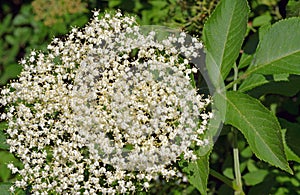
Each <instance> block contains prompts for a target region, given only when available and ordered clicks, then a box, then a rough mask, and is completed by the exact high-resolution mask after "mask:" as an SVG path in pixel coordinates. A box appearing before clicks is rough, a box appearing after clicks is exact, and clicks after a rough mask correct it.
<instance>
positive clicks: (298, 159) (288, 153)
mask: <svg viewBox="0 0 300 195" xmlns="http://www.w3.org/2000/svg"><path fill="white" fill-rule="evenodd" d="M286 131H287V130H286V129H282V139H283V145H284V151H285V155H286V158H287V160H288V161H290V160H292V161H295V162H298V163H300V157H299V156H298V155H296V154H295V153H294V152H293V151H292V150H291V149H290V147H289V146H288V145H287V143H286V141H285V139H286V138H285V134H286Z"/></svg>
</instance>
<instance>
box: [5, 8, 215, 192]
mask: <svg viewBox="0 0 300 195" xmlns="http://www.w3.org/2000/svg"><path fill="white" fill-rule="evenodd" d="M98 16H99V11H94V18H93V19H92V20H91V21H90V23H89V24H88V25H87V26H86V27H85V28H84V29H81V30H80V29H76V28H74V29H73V30H72V31H71V33H70V34H69V35H68V36H67V37H66V39H64V40H60V39H58V38H55V39H53V41H52V43H51V44H50V45H49V46H48V47H47V48H48V53H45V54H44V53H41V52H37V51H32V52H31V54H30V56H29V57H28V58H27V59H23V60H22V61H21V62H20V63H21V64H22V65H23V67H24V68H23V71H22V72H21V74H20V77H19V79H18V80H17V81H13V82H12V83H10V86H8V87H4V88H3V89H1V98H0V102H1V104H3V105H4V106H7V109H6V112H5V113H3V114H1V116H0V118H1V119H2V120H7V121H8V128H7V130H6V132H7V134H8V139H7V143H8V144H9V145H10V152H12V153H14V154H15V155H16V156H17V157H19V158H20V160H21V161H22V163H23V164H24V167H23V168H22V169H20V170H19V169H18V168H17V167H15V166H14V165H13V164H8V168H9V169H10V170H11V171H12V173H13V174H15V173H19V174H20V179H19V180H17V181H16V182H15V183H14V186H13V187H11V191H14V189H15V187H18V188H23V189H27V187H28V185H31V186H32V187H31V193H32V194H48V193H49V192H51V193H54V192H55V193H57V194H80V193H83V194H99V193H103V194H118V193H128V194H131V193H135V192H136V190H137V189H141V188H143V189H145V190H147V189H148V188H150V186H151V185H150V182H151V181H152V180H154V179H155V178H156V177H158V176H162V177H164V178H166V179H168V178H171V177H175V176H176V175H178V170H177V169H176V168H175V167H174V166H172V165H173V163H174V162H177V161H178V159H179V157H180V155H181V154H183V156H184V158H185V159H188V160H196V159H197V156H196V155H195V154H194V152H193V150H192V148H191V146H192V145H195V144H197V145H198V146H199V147H201V146H202V145H207V144H208V140H207V139H203V134H204V133H205V131H206V129H207V128H206V127H207V123H208V120H209V119H210V118H212V117H213V115H212V113H208V112H206V111H205V108H206V107H207V106H208V104H210V103H211V100H210V98H203V96H200V95H198V94H197V93H198V92H197V89H196V88H194V87H192V85H191V83H190V74H192V73H196V72H197V69H196V68H189V60H188V59H189V58H190V57H191V55H194V54H195V52H196V51H197V48H198V47H200V46H201V45H199V43H198V42H197V41H196V40H194V39H193V41H192V42H193V44H192V45H188V46H187V45H184V44H185V43H186V42H187V41H186V37H187V35H186V34H185V33H184V32H182V33H180V35H179V36H177V35H175V34H170V36H168V37H166V38H165V40H162V41H157V40H156V37H155V36H156V35H157V34H158V33H157V32H156V31H155V30H151V31H150V33H144V32H143V30H142V28H141V27H140V26H138V25H136V22H135V19H134V18H132V17H127V16H122V14H121V13H120V12H117V13H116V14H110V13H106V14H105V15H104V17H103V18H98ZM196 44H198V46H195V45H196ZM180 56H185V59H183V60H182V57H180ZM11 89H13V90H11ZM199 119H201V120H200V121H199ZM87 173H88V174H87Z"/></svg>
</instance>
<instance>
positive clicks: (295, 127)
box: [280, 119, 300, 157]
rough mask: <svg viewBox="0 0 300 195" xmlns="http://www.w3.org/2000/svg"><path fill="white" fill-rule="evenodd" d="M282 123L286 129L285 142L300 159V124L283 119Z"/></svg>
mask: <svg viewBox="0 0 300 195" xmlns="http://www.w3.org/2000/svg"><path fill="white" fill-rule="evenodd" d="M280 123H281V124H282V126H283V127H284V128H286V129H287V130H286V133H285V141H286V143H287V146H288V147H289V148H290V149H291V150H292V151H293V152H294V153H295V154H296V155H298V157H300V145H299V142H300V136H299V133H300V124H298V123H291V122H289V121H287V120H284V119H281V120H280Z"/></svg>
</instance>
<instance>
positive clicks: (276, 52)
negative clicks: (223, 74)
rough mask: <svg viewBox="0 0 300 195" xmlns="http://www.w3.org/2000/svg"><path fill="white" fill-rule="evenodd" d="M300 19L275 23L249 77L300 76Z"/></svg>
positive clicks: (265, 39) (252, 65)
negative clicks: (259, 75)
mask: <svg viewBox="0 0 300 195" xmlns="http://www.w3.org/2000/svg"><path fill="white" fill-rule="evenodd" d="M299 29H300V18H289V19H286V20H282V21H279V22H277V23H275V24H274V25H273V26H272V27H271V28H270V29H269V31H268V32H266V33H265V35H264V36H263V38H262V40H261V41H260V43H259V46H258V49H257V51H256V55H255V57H254V60H253V61H252V63H251V65H250V68H249V69H248V70H247V73H248V75H250V74H253V73H260V74H282V73H288V74H300V63H299V62H300V30H299Z"/></svg>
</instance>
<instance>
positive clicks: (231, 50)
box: [203, 0, 249, 78]
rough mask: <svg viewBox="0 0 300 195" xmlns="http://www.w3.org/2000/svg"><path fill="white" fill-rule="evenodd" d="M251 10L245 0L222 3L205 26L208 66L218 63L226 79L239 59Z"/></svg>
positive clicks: (228, 0) (204, 37) (227, 0)
mask: <svg viewBox="0 0 300 195" xmlns="http://www.w3.org/2000/svg"><path fill="white" fill-rule="evenodd" d="M248 12H249V8H248V5H247V1H245V0H226V1H221V2H220V3H219V4H218V5H217V7H216V9H215V11H214V12H213V13H212V15H211V16H210V17H209V19H208V20H207V22H206V24H205V25H204V30H203V39H204V43H205V46H206V49H207V53H209V54H210V55H211V57H212V58H210V57H209V58H207V62H206V63H207V66H208V67H210V64H211V63H216V64H217V66H218V67H219V69H220V70H221V74H222V76H223V78H226V76H227V75H228V73H229V72H230V70H231V68H232V67H233V64H234V62H235V60H236V59H237V57H238V55H239V52H240V49H241V46H242V43H243V40H244V35H245V33H246V29H247V20H248Z"/></svg>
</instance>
